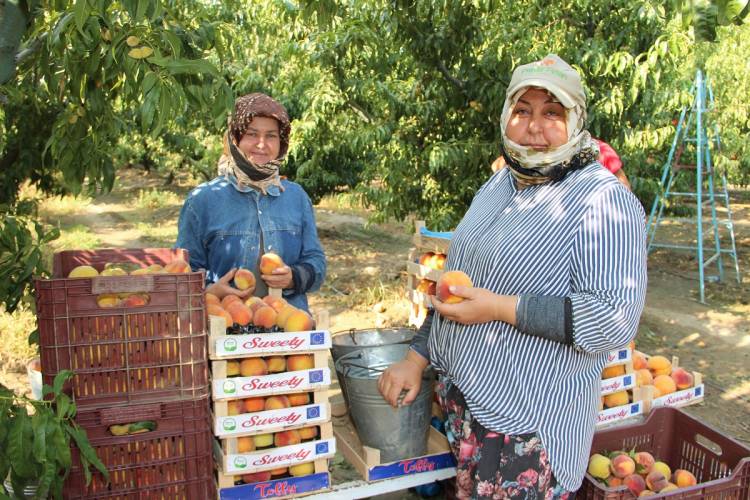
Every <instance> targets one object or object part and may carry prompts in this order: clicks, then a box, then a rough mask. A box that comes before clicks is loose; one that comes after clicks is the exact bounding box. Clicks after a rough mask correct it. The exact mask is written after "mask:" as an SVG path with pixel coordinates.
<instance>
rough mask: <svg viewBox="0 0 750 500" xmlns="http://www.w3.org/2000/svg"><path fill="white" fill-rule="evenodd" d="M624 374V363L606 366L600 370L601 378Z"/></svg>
mask: <svg viewBox="0 0 750 500" xmlns="http://www.w3.org/2000/svg"><path fill="white" fill-rule="evenodd" d="M620 375H625V365H615V366H608V367H606V368H604V370H602V378H603V379H608V378H612V377H619V376H620Z"/></svg>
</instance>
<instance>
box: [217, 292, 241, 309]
mask: <svg viewBox="0 0 750 500" xmlns="http://www.w3.org/2000/svg"><path fill="white" fill-rule="evenodd" d="M238 301H239V302H241V301H242V299H240V298H239V297H238V296H236V295H234V294H231V293H230V294H229V295H225V296H224V298H223V299H221V307H223V308H224V309H228V308H229V304H231V303H232V302H238Z"/></svg>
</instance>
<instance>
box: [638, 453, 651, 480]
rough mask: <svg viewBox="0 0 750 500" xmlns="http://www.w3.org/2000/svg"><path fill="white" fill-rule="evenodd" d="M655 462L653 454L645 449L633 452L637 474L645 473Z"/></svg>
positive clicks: (649, 470)
mask: <svg viewBox="0 0 750 500" xmlns="http://www.w3.org/2000/svg"><path fill="white" fill-rule="evenodd" d="M654 463H656V460H655V459H654V456H653V455H652V454H651V453H649V452H647V451H639V452H638V453H636V454H635V470H636V471H637V472H638V474H643V475H646V474H648V473H649V472H651V468H652V467H653V466H654Z"/></svg>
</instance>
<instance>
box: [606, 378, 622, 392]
mask: <svg viewBox="0 0 750 500" xmlns="http://www.w3.org/2000/svg"><path fill="white" fill-rule="evenodd" d="M621 385H622V384H621V383H620V381H619V380H613V381H612V382H610V383H608V384H602V392H605V391H611V392H615V391H617V389H619V388H620V386H621Z"/></svg>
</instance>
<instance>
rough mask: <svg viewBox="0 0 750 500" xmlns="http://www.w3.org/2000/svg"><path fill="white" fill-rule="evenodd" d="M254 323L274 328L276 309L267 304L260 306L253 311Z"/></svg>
mask: <svg viewBox="0 0 750 500" xmlns="http://www.w3.org/2000/svg"><path fill="white" fill-rule="evenodd" d="M253 323H255V324H256V325H258V326H260V327H262V328H273V327H274V326H276V311H274V310H273V307H270V306H267V305H262V306H260V307H258V308H257V309H256V310H255V311H254V312H253Z"/></svg>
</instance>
